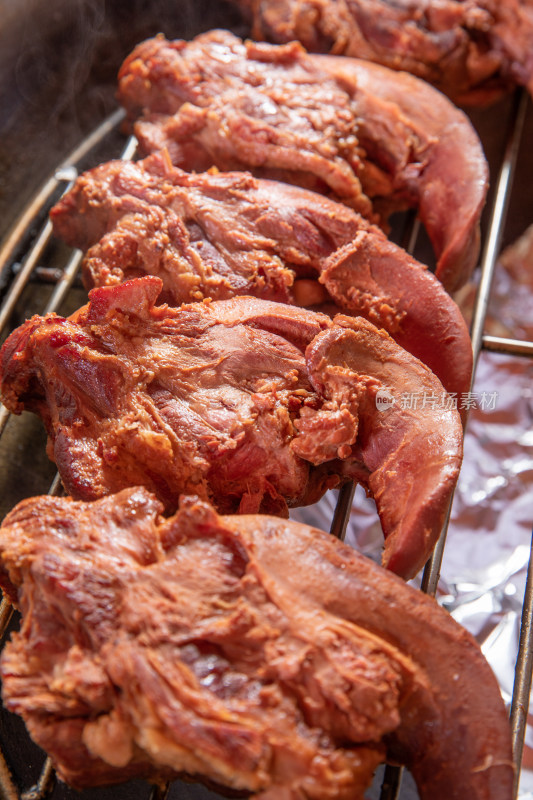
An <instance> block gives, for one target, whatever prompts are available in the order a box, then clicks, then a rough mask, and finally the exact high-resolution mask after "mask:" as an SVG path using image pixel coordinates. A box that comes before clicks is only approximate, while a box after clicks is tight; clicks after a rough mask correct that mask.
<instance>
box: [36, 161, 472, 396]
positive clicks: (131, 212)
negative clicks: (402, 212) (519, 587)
mask: <svg viewBox="0 0 533 800" xmlns="http://www.w3.org/2000/svg"><path fill="white" fill-rule="evenodd" d="M50 216H51V219H52V222H53V225H54V231H55V233H56V234H57V235H58V236H60V237H61V238H62V239H64V240H65V241H66V242H67V243H68V244H70V245H71V246H73V247H78V248H80V249H82V250H84V251H88V252H87V255H86V257H85V259H84V262H83V271H84V281H85V285H86V286H87V288H92V287H93V286H105V285H114V284H118V283H120V282H123V281H124V280H127V279H130V278H134V277H138V276H139V275H143V274H149V275H157V276H158V277H160V278H161V280H162V281H163V291H162V294H161V297H160V300H162V301H165V302H168V303H170V304H171V305H180V304H181V303H183V302H192V301H198V300H203V299H205V298H207V297H210V298H212V299H215V300H219V299H226V298H229V297H233V296H235V295H253V296H255V297H262V298H265V299H268V300H275V301H277V302H282V303H289V304H291V305H297V306H308V307H313V308H315V309H316V310H325V311H329V312H330V314H333V313H335V312H336V311H339V310H342V311H345V312H347V313H351V314H355V315H361V316H364V317H365V318H366V319H369V320H370V321H371V322H372V323H373V324H375V325H376V326H378V327H383V328H385V330H387V331H388V333H390V334H391V336H393V337H394V339H395V340H396V341H397V342H398V343H399V344H400V345H401V346H402V347H404V348H405V349H407V350H409V352H410V353H412V354H413V355H415V356H416V357H417V358H419V359H421V360H422V361H423V362H424V363H425V364H427V365H428V366H429V368H430V369H431V370H432V371H433V372H434V373H435V374H436V375H437V376H438V378H439V379H440V380H441V382H442V384H443V385H444V387H445V389H446V390H447V391H448V392H450V393H454V394H456V395H457V396H458V397H459V396H460V395H461V394H462V393H463V392H466V391H468V390H469V388H470V379H471V372H472V346H471V341H470V336H469V333H468V329H467V327H466V324H465V322H464V319H463V317H462V314H461V312H460V310H459V308H458V307H457V305H456V303H455V302H454V300H453V299H452V298H451V297H450V296H449V295H448V293H447V292H446V291H445V290H444V289H443V287H442V284H441V283H440V282H439V281H438V280H437V279H436V278H435V276H434V275H433V274H431V273H430V272H429V271H428V270H427V269H426V268H425V267H424V266H423V265H422V264H420V263H419V262H417V261H416V260H415V259H413V258H412V257H411V256H409V255H408V254H407V253H406V252H405V251H404V250H403V249H402V248H400V247H398V246H396V245H394V244H393V243H392V242H389V241H388V239H387V238H386V237H385V235H384V234H383V232H382V231H381V230H380V229H379V228H377V227H376V226H373V225H371V224H369V223H368V222H367V221H366V220H365V219H364V218H363V217H361V216H360V215H359V214H357V213H356V212H355V211H353V210H352V209H350V208H348V207H347V206H344V205H342V204H340V203H336V202H334V201H332V200H330V199H328V198H326V197H324V196H322V195H319V194H317V193H315V192H309V191H307V190H304V189H300V188H298V187H295V186H290V185H288V184H285V183H280V182H274V181H266V180H259V179H255V178H253V177H252V176H251V175H250V174H249V173H247V174H244V173H237V172H235V173H215V174H211V173H199V174H190V173H187V172H183V171H182V170H180V169H179V168H177V167H173V166H172V164H171V163H170V162H169V160H168V158H166V157H165V154H164V153H157V154H154V155H152V156H150V157H148V158H146V159H144V160H143V161H139V162H136V163H130V162H123V161H113V162H109V163H107V164H102V165H100V166H98V167H96V168H95V169H92V170H90V171H89V172H86V173H84V174H83V175H82V176H80V177H79V178H78V180H77V181H76V184H75V186H74V187H73V189H72V190H71V191H69V192H68V193H67V194H66V195H64V196H63V197H62V198H61V199H60V201H59V202H58V203H57V204H56V205H55V206H54V208H53V209H52V211H51V214H50Z"/></svg>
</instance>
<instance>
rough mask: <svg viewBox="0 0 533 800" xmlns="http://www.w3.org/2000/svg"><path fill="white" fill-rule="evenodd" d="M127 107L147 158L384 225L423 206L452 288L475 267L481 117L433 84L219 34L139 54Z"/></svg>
mask: <svg viewBox="0 0 533 800" xmlns="http://www.w3.org/2000/svg"><path fill="white" fill-rule="evenodd" d="M119 99H120V101H121V103H122V104H123V105H124V107H125V108H126V110H127V112H128V115H129V117H130V118H131V120H132V122H133V121H134V120H135V119H136V118H137V117H140V118H139V119H138V120H137V122H136V124H134V130H135V133H136V135H137V138H138V139H139V142H140V145H141V149H142V150H143V151H144V152H145V153H148V152H154V151H156V150H161V149H162V148H164V147H166V148H167V149H168V151H169V153H170V157H171V159H172V161H173V162H174V163H175V164H176V165H177V166H180V167H184V168H186V169H187V170H196V171H200V170H205V169H208V168H209V167H211V166H213V165H215V166H217V167H218V168H219V169H222V170H234V169H249V170H251V171H252V172H253V173H254V174H256V175H257V176H259V177H266V178H274V179H283V180H284V181H287V182H289V183H295V184H299V185H301V186H303V187H304V188H311V189H314V190H317V191H321V192H323V193H326V194H330V195H332V196H333V197H335V198H336V199H340V200H341V201H343V202H344V203H346V204H348V205H350V206H351V207H353V208H354V209H355V210H356V211H358V212H360V213H361V214H362V215H363V216H366V217H367V218H368V219H369V220H370V221H371V222H377V223H380V224H382V225H384V226H386V224H387V219H388V217H389V216H390V214H391V213H392V212H393V211H396V210H399V209H405V208H408V207H413V208H416V209H417V211H418V213H419V216H420V218H421V220H422V222H423V223H424V225H425V227H426V230H427V232H428V235H429V237H430V239H431V242H432V244H433V248H434V251H435V254H436V258H437V268H436V274H437V277H439V279H440V280H441V281H442V283H443V285H444V286H445V287H446V289H447V290H448V291H450V292H453V291H455V289H457V288H459V287H460V286H461V285H462V284H464V282H465V281H466V280H467V279H468V277H469V275H470V274H471V272H472V270H473V268H474V267H475V265H476V262H477V257H478V254H479V219H480V215H481V210H482V208H483V205H484V202H485V197H486V191H487V182H488V170H487V163H486V160H485V157H484V154H483V150H482V147H481V144H480V142H479V139H478V137H477V134H476V132H475V131H474V129H473V127H472V125H471V124H470V122H469V120H468V118H467V117H466V116H465V115H464V114H463V113H462V112H461V111H460V110H459V109H457V108H455V107H454V106H453V105H452V104H451V103H450V102H449V100H448V99H447V98H446V97H444V96H443V95H442V94H441V93H440V92H438V91H437V90H436V89H434V88H433V87H431V86H429V85H428V84H426V83H425V82H424V81H420V80H419V79H417V78H413V77H412V76H410V75H407V74H406V73H399V72H395V71H393V70H389V69H387V68H385V67H381V66H379V65H375V64H372V63H371V62H363V61H358V60H357V59H348V58H345V57H337V58H336V57H333V56H321V55H311V54H308V53H306V52H305V50H304V49H303V48H302V47H301V46H299V45H298V44H297V43H292V44H287V45H268V44H257V43H254V42H242V41H241V40H240V39H238V38H237V37H235V36H233V35H232V34H230V33H229V32H227V31H211V32H209V33H207V34H202V35H200V36H198V37H196V38H195V39H194V40H192V41H191V42H184V41H182V40H177V41H174V42H170V41H167V40H165V39H164V38H162V37H157V38H154V39H149V40H147V41H145V42H143V43H141V44H140V45H138V47H137V48H135V50H134V51H133V53H132V54H131V55H130V56H129V57H128V58H127V59H126V60H125V62H124V64H123V65H122V67H121V70H120V73H119ZM458 142H461V146H460V147H459V146H458V144H457V143H458Z"/></svg>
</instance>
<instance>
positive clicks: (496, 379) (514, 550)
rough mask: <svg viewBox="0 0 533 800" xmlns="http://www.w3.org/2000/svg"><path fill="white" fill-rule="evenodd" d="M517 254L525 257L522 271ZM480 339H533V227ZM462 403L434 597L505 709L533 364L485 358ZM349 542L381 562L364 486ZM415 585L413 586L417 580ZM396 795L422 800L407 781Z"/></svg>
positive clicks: (516, 612)
mask: <svg viewBox="0 0 533 800" xmlns="http://www.w3.org/2000/svg"><path fill="white" fill-rule="evenodd" d="M520 248H521V250H520ZM513 253H514V256H513ZM520 253H521V257H525V260H522V264H520V269H518V266H519V259H518V255H519V254H520ZM524 264H526V265H529V269H528V270H527V271H526V272H524V271H523V266H524ZM475 288H476V287H475V285H474V284H472V285H471V286H469V287H467V289H466V290H465V291H464V292H463V297H462V298H461V302H462V304H463V305H464V308H465V315H466V316H468V313H469V309H470V308H471V301H472V298H473V295H474V293H475ZM486 333H490V334H492V335H499V336H506V337H509V336H514V337H515V338H519V339H522V340H533V227H532V228H531V229H529V230H528V231H527V232H526V233H525V234H524V237H522V238H521V240H520V241H519V242H518V243H517V245H516V247H515V248H513V249H509V250H508V251H507V252H506V253H505V254H502V257H501V259H500V263H499V264H498V266H497V269H496V273H495V280H494V284H493V292H492V295H491V303H490V307H489V313H488V318H487V327H486ZM458 404H459V405H460V404H463V406H464V405H467V406H468V408H469V416H468V423H467V427H466V432H465V442H464V460H463V466H462V469H461V473H460V476H459V480H458V484H457V488H456V491H455V496H454V500H453V505H452V512H451V518H450V525H449V528H448V533H447V540H446V547H445V549H444V558H443V562H442V569H441V577H440V580H439V584H438V588H437V600H438V602H439V603H441V604H442V605H443V606H444V607H445V608H447V609H448V610H449V611H450V613H451V614H452V615H453V616H454V617H455V619H457V621H458V622H460V623H461V624H462V625H463V626H464V627H465V628H467V629H468V630H469V631H470V632H471V633H472V634H473V635H474V636H475V637H476V639H477V641H478V642H479V644H480V646H481V649H482V651H483V653H484V654H485V657H486V658H487V660H488V662H489V663H490V665H491V667H492V669H493V671H494V673H495V675H496V677H497V679H498V681H499V683H500V686H501V690H502V695H503V697H504V700H505V702H506V703H507V704H508V705H509V707H510V703H511V697H512V691H513V681H514V670H515V663H516V657H517V652H518V643H519V634H520V623H521V613H522V601H523V597H524V587H525V582H526V576H527V567H528V561H529V556H530V550H531V541H532V529H533V489H532V486H533V361H531V360H529V359H528V358H526V357H516V356H506V355H501V354H497V353H491V352H482V353H481V356H480V358H479V362H478V366H477V371H476V380H475V383H474V385H473V387H472V391H471V392H470V393H468V395H466V396H464V397H461V398H458ZM335 502H336V493H335V492H330V493H329V494H328V495H326V496H325V497H324V498H323V499H322V500H321V501H320V503H317V504H316V505H315V506H312V507H310V508H307V509H297V510H294V511H293V512H291V517H292V518H294V519H298V520H300V521H302V522H307V523H309V524H313V525H316V526H317V527H320V528H324V529H326V530H328V529H329V525H330V521H331V518H332V512H333V509H334V506H335ZM346 542H347V543H348V544H350V545H352V546H353V547H355V548H356V549H358V550H359V551H361V552H363V553H364V554H365V555H367V556H369V557H370V558H372V559H373V560H375V561H379V560H380V554H381V547H382V544H383V535H382V531H381V526H380V523H379V520H378V518H377V514H376V508H375V504H374V502H373V500H371V499H369V498H367V497H366V496H365V493H364V491H363V490H362V489H361V487H357V488H356V491H355V495H354V502H353V507H352V511H351V515H350V521H349V523H348V528H347V531H346ZM412 583H414V584H415V585H419V583H420V580H419V578H417V579H415V580H414V581H412ZM530 717H531V725H530V726H529V727H528V729H527V731H526V739H525V747H524V762H523V769H522V774H521V783H520V791H519V798H520V800H533V704H532V705H531V707H530ZM374 797H376V798H377V797H379V793H375V790H374V789H373V790H372V793H371V794H369V798H372V800H373V799H374ZM400 797H401V798H402V800H404V798H405V800H411V798H413V800H414V799H415V798H417V797H418V795H417V792H416V789H415V788H414V785H413V784H412V781H410V776H408V775H407V776H406V777H404V779H403V783H402V792H401V795H400Z"/></svg>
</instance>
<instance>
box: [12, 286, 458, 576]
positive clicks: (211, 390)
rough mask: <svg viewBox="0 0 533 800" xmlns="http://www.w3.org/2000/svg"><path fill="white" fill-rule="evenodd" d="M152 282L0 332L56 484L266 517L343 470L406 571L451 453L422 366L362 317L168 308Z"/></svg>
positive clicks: (416, 556)
mask: <svg viewBox="0 0 533 800" xmlns="http://www.w3.org/2000/svg"><path fill="white" fill-rule="evenodd" d="M160 289H161V281H160V279H158V278H156V277H148V276H146V277H143V278H138V279H137V280H134V281H128V282H126V283H123V284H120V285H119V286H114V287H105V288H100V289H93V290H92V292H91V293H90V303H89V305H88V306H87V307H85V308H84V309H81V310H80V311H79V312H77V314H76V315H74V317H73V318H70V319H65V318H63V317H58V316H56V315H55V314H50V315H47V316H46V317H39V316H35V317H33V318H32V319H30V320H28V321H27V322H26V323H24V324H23V325H22V326H21V327H20V328H18V329H17V330H15V331H14V332H13V333H12V334H11V336H10V337H9V338H8V340H7V341H6V343H5V344H4V347H3V349H2V353H1V356H0V359H1V376H0V377H1V387H2V396H3V400H4V402H5V404H6V406H7V407H8V408H9V409H10V410H11V411H13V412H14V413H20V412H21V411H22V410H23V409H27V410H30V411H34V412H36V413H37V414H39V415H40V416H41V417H42V419H43V421H44V423H45V425H46V428H47V431H48V435H49V444H48V451H49V455H50V457H51V458H52V459H53V460H54V461H55V462H56V464H57V466H58V469H59V473H60V475H61V478H62V480H63V483H64V486H65V488H66V490H67V492H68V493H69V494H70V495H72V496H73V497H74V498H77V499H94V498H97V497H100V496H102V495H105V494H111V493H113V492H116V491H118V490H120V489H122V488H126V487H128V486H132V485H137V484H139V485H143V486H146V487H148V488H149V489H150V490H152V491H154V492H155V493H156V494H157V495H158V497H159V498H160V499H161V500H162V501H163V502H164V504H165V506H166V508H167V510H168V511H173V510H175V508H176V507H177V505H178V500H179V497H180V495H181V494H184V493H194V494H196V495H198V496H199V497H201V498H204V499H206V498H207V499H210V500H211V501H213V502H214V503H215V504H216V506H217V508H218V509H219V510H223V511H236V510H238V511H239V512H240V513H246V512H257V511H262V512H272V513H277V514H281V515H283V514H286V513H287V507H288V506H296V505H305V504H307V503H312V502H314V501H316V500H317V499H319V497H321V496H322V494H323V493H324V491H325V490H326V489H327V488H330V487H334V486H338V485H340V484H341V483H342V482H345V481H347V480H352V479H354V480H358V481H360V482H361V483H363V485H365V486H366V487H367V488H368V490H369V491H370V492H372V493H373V495H374V497H375V499H376V504H377V509H378V513H379V514H380V515H381V518H382V524H383V530H384V534H385V537H386V540H387V541H386V547H385V551H384V563H385V564H386V565H388V566H389V567H390V568H391V569H393V570H395V571H397V572H398V573H399V574H402V575H403V576H405V577H411V576H412V575H413V574H415V573H416V572H417V571H418V570H419V569H420V568H421V567H422V566H423V564H424V563H425V561H426V560H427V558H428V556H429V554H430V552H431V550H432V548H433V545H434V543H435V540H436V538H437V537H438V534H439V533H440V530H441V527H442V523H443V519H444V516H445V513H446V509H447V506H448V503H449V500H450V496H451V494H452V492H453V488H454V486H455V483H456V480H457V476H458V472H459V468H460V463H461V457H462V426H461V421H460V417H459V414H458V412H457V410H456V409H455V408H453V404H451V403H450V402H449V400H450V398H449V396H448V395H447V393H446V392H445V391H444V390H443V387H442V384H441V383H440V381H439V380H438V378H436V376H435V375H434V374H433V373H432V372H431V371H430V370H429V369H428V368H427V367H426V366H425V365H424V364H422V362H420V361H418V359H415V358H414V357H413V356H411V355H410V354H409V353H408V352H407V351H405V350H404V349H403V348H401V347H400V346H399V345H398V344H397V343H396V342H394V340H393V339H391V338H390V337H389V336H388V334H387V333H386V332H385V331H382V330H378V329H377V328H375V327H374V326H373V325H372V324H371V323H370V322H368V321H367V320H364V319H363V318H361V317H348V316H343V315H341V314H338V315H336V316H335V317H334V319H333V320H331V319H330V318H329V317H327V316H325V315H323V314H318V313H315V312H312V311H305V310H302V309H296V308H294V307H291V306H288V305H283V304H280V303H274V302H270V301H267V300H259V299H255V298H250V297H237V298H233V299H231V300H220V301H216V302H211V303H208V302H205V303H196V304H191V305H188V306H187V305H186V306H182V307H181V308H179V309H176V308H168V307H167V306H156V305H155V302H156V299H157V296H158V293H159V291H160ZM404 396H405V397H407V398H408V399H409V398H412V397H413V396H416V397H417V398H418V399H419V401H420V402H419V403H418V406H417V407H416V408H415V407H413V404H412V403H411V402H408V403H404V402H403V397H404ZM383 397H385V399H388V400H390V402H389V403H388V404H386V408H383V406H382V403H381V398H383Z"/></svg>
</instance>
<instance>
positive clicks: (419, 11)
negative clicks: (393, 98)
mask: <svg viewBox="0 0 533 800" xmlns="http://www.w3.org/2000/svg"><path fill="white" fill-rule="evenodd" d="M237 3H238V5H240V6H241V7H242V8H243V9H244V10H245V12H246V14H247V15H248V16H249V18H250V19H251V21H252V25H253V28H252V33H253V37H254V39H259V40H261V39H266V40H268V41H272V42H277V43H284V42H291V41H294V40H296V41H299V42H301V43H302V44H303V45H304V46H305V47H306V49H307V50H309V51H310V52H317V53H332V54H334V55H343V56H352V57H356V58H362V59H368V60H369V61H375V62H377V63H380V64H383V65H384V66H386V67H389V68H391V69H395V70H405V71H407V72H411V73H412V74H414V75H416V76H418V77H419V78H423V79H424V80H427V81H429V82H430V83H432V84H433V85H435V86H436V87H438V88H439V89H440V90H441V91H443V92H445V93H446V94H447V95H448V96H449V97H451V98H452V100H453V101H454V102H456V103H459V104H464V105H471V106H476V105H481V106H483V105H488V104H490V103H492V102H494V101H495V100H497V99H499V98H500V97H501V96H502V94H504V93H505V92H508V91H509V90H510V89H512V88H514V87H515V86H516V85H517V84H519V85H522V86H527V87H528V89H529V91H530V92H533V5H532V4H531V2H530V0H460V1H459V2H457V0H444V2H442V0H424V2H416V3H414V2H411V0H402V1H401V2H398V0H395V1H394V2H390V0H267V2H265V0H237Z"/></svg>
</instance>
